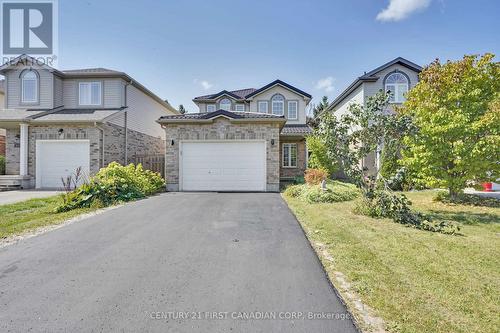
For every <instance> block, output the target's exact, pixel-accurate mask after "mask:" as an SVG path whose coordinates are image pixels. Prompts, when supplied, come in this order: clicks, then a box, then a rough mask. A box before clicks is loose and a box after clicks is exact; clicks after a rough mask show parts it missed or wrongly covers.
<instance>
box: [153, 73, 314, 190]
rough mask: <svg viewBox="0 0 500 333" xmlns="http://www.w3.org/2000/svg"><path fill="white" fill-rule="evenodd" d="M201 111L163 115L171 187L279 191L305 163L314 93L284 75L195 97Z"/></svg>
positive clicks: (166, 160) (301, 169) (297, 174)
mask: <svg viewBox="0 0 500 333" xmlns="http://www.w3.org/2000/svg"><path fill="white" fill-rule="evenodd" d="M193 101H194V103H196V104H197V105H198V107H199V113H190V114H185V115H174V116H164V117H161V118H160V119H159V120H158V122H159V123H160V124H161V125H162V126H163V128H164V129H165V133H166V135H165V137H166V141H167V143H166V158H165V163H166V171H165V172H166V177H167V179H168V183H167V188H168V189H169V190H172V191H177V190H181V191H271V192H275V191H279V184H280V180H286V179H291V178H293V177H296V176H302V175H303V174H304V171H305V169H306V168H307V149H306V144H305V136H306V135H308V134H310V133H311V129H310V128H309V127H308V126H307V125H306V107H307V105H308V104H309V102H310V101H311V95H310V94H308V93H306V92H304V91H302V90H300V89H298V88H296V87H294V86H292V85H290V84H288V83H285V82H283V81H281V80H276V81H273V82H271V83H269V84H267V85H265V86H263V87H261V88H259V89H253V88H252V89H241V90H233V91H227V90H223V91H221V92H218V93H216V94H211V95H205V96H200V97H196V98H194V99H193Z"/></svg>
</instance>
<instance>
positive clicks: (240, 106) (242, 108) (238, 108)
mask: <svg viewBox="0 0 500 333" xmlns="http://www.w3.org/2000/svg"><path fill="white" fill-rule="evenodd" d="M234 111H238V112H244V111H245V104H235V105H234Z"/></svg>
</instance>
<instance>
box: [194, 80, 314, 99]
mask: <svg viewBox="0 0 500 333" xmlns="http://www.w3.org/2000/svg"><path fill="white" fill-rule="evenodd" d="M276 85H281V86H283V87H285V88H287V89H289V90H292V91H294V92H296V93H298V94H299V95H302V96H304V97H306V98H312V96H311V95H310V94H308V93H306V92H304V91H302V90H300V89H299V88H296V87H294V86H292V85H291V84H288V83H286V82H284V81H281V80H274V81H273V82H271V83H269V84H266V85H265V86H264V87H262V88H259V89H255V88H246V89H239V90H231V91H228V90H222V91H220V92H218V93H216V94H211V95H204V96H198V97H195V98H194V99H193V102H196V101H202V100H213V99H216V98H219V97H220V96H222V95H228V96H230V97H232V98H234V99H247V98H251V97H253V96H255V95H257V94H259V93H261V92H263V91H265V90H267V89H270V88H272V87H274V86H276Z"/></svg>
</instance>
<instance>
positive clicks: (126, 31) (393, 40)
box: [59, 0, 500, 111]
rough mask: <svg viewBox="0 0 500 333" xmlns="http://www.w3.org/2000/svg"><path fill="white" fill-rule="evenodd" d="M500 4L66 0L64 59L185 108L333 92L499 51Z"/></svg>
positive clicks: (62, 3) (62, 11) (68, 65)
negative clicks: (394, 70)
mask: <svg viewBox="0 0 500 333" xmlns="http://www.w3.org/2000/svg"><path fill="white" fill-rule="evenodd" d="M498 13H500V2H498V1H494V0H491V1H486V0H476V1H462V0H349V1H347V0H345V1H334V0H318V1H315V0H309V1H290V0H288V1H282V0H267V1H261V0H254V1H248V0H247V1H238V0H232V1H225V0H220V1H219V0H215V1H206V0H205V1H201V0H192V1H189V0H184V1H151V0H146V1H144V0H143V1H130V0H128V1H124V0H59V31H60V33H59V68H60V69H72V68H83V67H107V68H111V69H116V70H121V71H125V72H127V73H128V74H129V75H131V76H132V77H134V78H135V79H136V80H138V81H139V82H141V83H142V84H144V85H145V86H147V87H148V88H150V89H151V90H152V91H153V92H155V93H156V94H158V95H159V96H160V97H162V98H167V99H168V100H169V101H170V102H171V103H172V105H174V106H175V107H177V106H178V105H179V104H184V106H185V107H186V108H187V109H188V110H189V111H196V107H195V105H194V104H193V103H192V102H191V100H192V98H193V97H195V96H198V95H204V94H207V93H212V92H217V91H220V90H223V89H227V90H235V89H240V88H247V87H259V86H263V85H265V84H266V83H269V82H271V81H272V80H275V79H276V78H280V79H282V80H284V81H286V82H288V83H290V84H292V85H294V86H296V87H298V88H300V89H303V90H305V91H307V92H309V93H311V94H312V95H313V96H314V97H315V100H319V99H320V98H321V96H323V95H327V96H328V97H329V98H330V99H333V98H334V97H336V96H337V95H338V94H339V93H340V92H341V91H342V90H343V89H344V88H345V87H346V86H347V85H348V84H349V83H350V82H351V81H352V80H354V78H355V77H357V76H359V75H361V74H363V72H364V71H369V70H371V69H373V68H375V67H377V66H379V65H381V64H383V63H385V62H387V61H389V60H391V59H393V58H395V57H398V56H402V57H405V58H407V59H409V60H411V61H413V62H416V63H418V64H420V65H425V64H427V63H429V62H430V61H432V60H433V59H435V58H440V59H442V60H446V59H458V58H461V57H462V56H463V55H464V54H482V53H485V52H493V53H495V54H498V53H499V47H500V33H499V32H500V23H499V22H500V20H498V17H497V16H498ZM497 59H498V57H497Z"/></svg>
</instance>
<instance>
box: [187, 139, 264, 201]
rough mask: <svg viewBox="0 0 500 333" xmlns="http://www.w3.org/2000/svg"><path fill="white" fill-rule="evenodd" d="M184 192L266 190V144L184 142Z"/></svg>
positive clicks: (252, 142) (253, 142) (255, 142)
mask: <svg viewBox="0 0 500 333" xmlns="http://www.w3.org/2000/svg"><path fill="white" fill-rule="evenodd" d="M180 149H181V154H180V162H179V172H180V183H181V184H180V186H181V190H183V191H265V190H266V143H265V141H223V142H222V141H217V142H210V141H209V142H200V141H197V142H192V141H191V142H190V141H187V142H186V141H184V142H181V146H180Z"/></svg>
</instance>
